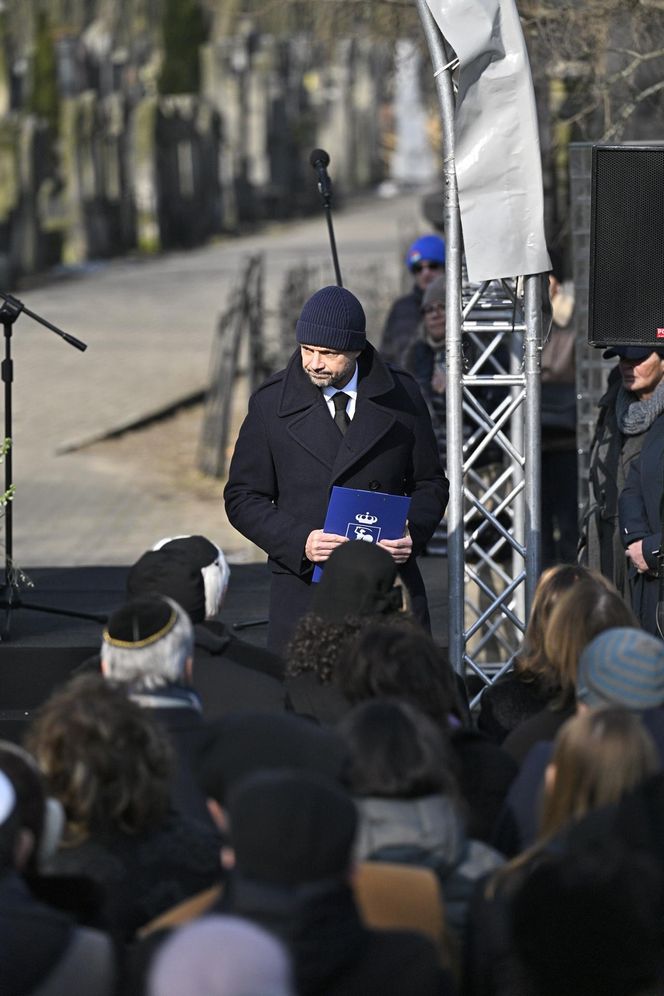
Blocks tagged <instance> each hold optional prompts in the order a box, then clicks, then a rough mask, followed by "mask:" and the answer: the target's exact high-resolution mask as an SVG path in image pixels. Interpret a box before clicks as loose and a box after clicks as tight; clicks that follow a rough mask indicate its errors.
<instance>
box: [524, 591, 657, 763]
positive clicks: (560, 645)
mask: <svg viewBox="0 0 664 996" xmlns="http://www.w3.org/2000/svg"><path fill="white" fill-rule="evenodd" d="M588 573H589V574H590V577H588V578H583V579H581V580H579V581H577V582H576V583H575V584H573V585H572V587H571V588H569V590H568V591H566V592H565V593H564V594H561V595H560V596H559V597H558V599H557V600H556V602H555V605H554V606H553V609H552V610H551V613H550V615H549V618H548V619H547V621H546V623H545V625H544V636H543V640H542V649H543V654H544V658H545V659H546V660H547V661H548V663H549V665H550V667H551V670H552V672H553V673H555V675H556V684H557V689H556V691H555V693H554V694H553V695H552V696H551V698H550V699H549V700H548V702H547V703H546V705H545V706H543V708H542V709H541V710H540V711H539V712H537V713H535V714H534V715H533V716H531V717H530V718H529V719H527V720H526V721H525V722H523V723H521V724H520V725H519V726H517V727H516V728H515V729H514V730H513V731H512V733H510V735H509V736H508V737H506V739H505V742H504V746H505V749H506V750H507V751H509V753H510V754H511V755H512V757H514V759H515V760H516V761H517V763H519V764H520V763H522V762H523V760H524V758H525V757H526V755H527V754H528V752H529V750H530V749H531V747H533V746H534V744H536V743H538V742H539V741H542V740H552V739H553V737H554V736H555V734H556V733H557V732H558V730H559V729H560V727H561V726H562V725H563V723H564V722H565V720H566V719H568V718H569V717H570V716H571V715H572V713H573V712H574V704H575V703H574V697H575V690H576V675H577V669H578V666H579V657H580V656H581V651H582V650H583V648H584V647H585V646H586V645H587V644H588V643H590V641H591V640H592V639H594V637H596V636H598V634H599V633H603V632H604V630H606V629H613V628H614V627H635V628H638V625H639V624H638V622H637V620H636V617H635V616H634V614H633V612H632V611H631V609H629V608H628V607H627V605H626V604H625V602H624V601H623V599H622V598H621V596H620V595H619V594H618V592H617V591H616V589H615V588H614V587H613V585H611V584H609V582H608V581H606V580H605V579H601V580H600V578H601V575H597V574H596V573H595V572H588Z"/></svg>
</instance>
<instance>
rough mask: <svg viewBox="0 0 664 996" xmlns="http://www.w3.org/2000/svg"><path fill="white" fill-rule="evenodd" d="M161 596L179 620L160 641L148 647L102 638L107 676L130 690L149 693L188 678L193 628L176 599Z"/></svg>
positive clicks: (103, 659) (192, 649)
mask: <svg viewBox="0 0 664 996" xmlns="http://www.w3.org/2000/svg"><path fill="white" fill-rule="evenodd" d="M162 598H163V599H164V601H165V602H168V604H169V605H170V606H171V607H172V608H173V609H174V610H175V612H176V614H177V621H176V623H175V625H174V626H173V628H172V629H170V630H169V631H168V633H166V635H165V636H163V637H162V638H161V639H160V640H157V641H156V642H155V643H151V644H149V645H148V646H147V647H118V646H116V645H115V644H112V643H108V642H107V641H106V639H102V644H101V664H102V668H103V671H104V676H105V677H106V678H108V679H109V680H111V681H117V682H120V683H121V684H123V685H126V686H128V691H129V692H148V691H153V690H154V689H156V688H164V687H165V686H166V685H181V684H184V683H185V681H186V676H185V668H186V663H187V660H189V659H190V658H191V657H193V654H194V628H193V626H192V624H191V620H190V618H189V615H188V614H187V613H186V612H185V611H184V609H183V608H181V607H180V606H179V605H178V603H177V602H175V601H173V599H172V598H167V597H166V596H165V595H164V596H162Z"/></svg>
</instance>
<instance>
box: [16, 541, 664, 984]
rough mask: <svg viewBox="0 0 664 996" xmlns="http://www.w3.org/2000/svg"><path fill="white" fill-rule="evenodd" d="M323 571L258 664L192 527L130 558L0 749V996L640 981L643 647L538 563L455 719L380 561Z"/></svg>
mask: <svg viewBox="0 0 664 996" xmlns="http://www.w3.org/2000/svg"><path fill="white" fill-rule="evenodd" d="M323 578H324V582H323V581H321V583H320V585H319V587H318V589H317V591H316V593H315V599H314V602H313V604H312V607H311V611H310V612H309V613H307V614H306V615H305V616H303V617H302V618H301V619H300V621H299V623H298V624H297V626H296V629H295V632H294V635H293V638H292V640H291V643H290V644H289V646H288V648H287V649H286V651H285V653H284V656H283V657H282V658H280V657H277V656H275V655H273V654H270V653H268V652H267V651H265V650H262V649H261V648H259V647H254V646H252V645H250V644H247V643H243V642H242V641H240V640H238V639H237V638H236V637H232V636H230V635H228V634H226V637H225V639H224V633H225V631H224V628H223V626H222V624H221V623H219V622H218V621H217V620H215V618H214V617H215V616H216V615H217V612H218V610H219V608H220V604H221V602H222V600H223V597H224V594H225V591H226V588H227V586H228V583H229V570H228V566H227V564H226V561H225V558H224V556H223V553H222V552H221V551H220V550H219V549H218V547H216V545H215V544H214V543H212V542H210V541H209V540H207V539H205V538H203V537H200V536H198V537H197V536H192V537H179V538H177V539H174V540H168V541H166V542H161V543H159V544H157V546H156V548H155V549H153V550H151V551H149V552H148V553H146V554H144V555H143V556H142V557H141V558H140V559H139V560H138V561H137V563H136V564H135V565H134V567H133V568H132V569H131V570H130V571H129V574H128V600H127V601H126V603H125V604H123V605H121V606H120V607H118V609H117V610H116V611H115V612H114V613H113V614H112V615H111V616H110V618H109V620H108V622H107V624H106V626H105V628H104V631H103V635H102V638H101V641H100V652H99V655H98V656H97V657H95V658H94V659H92V660H90V661H88V662H86V664H85V666H84V667H83V668H82V669H79V673H77V674H76V675H74V676H73V677H72V679H71V680H70V681H69V682H68V683H67V684H66V685H65V686H63V687H61V688H59V689H57V690H56V691H55V692H54V694H53V695H52V696H51V698H50V699H49V700H48V701H47V702H45V703H44V705H43V706H42V707H41V709H40V710H39V712H38V714H37V716H36V718H35V720H34V721H33V722H32V723H31V725H30V728H29V731H28V735H27V737H26V740H25V744H24V745H23V746H20V747H19V746H17V745H14V744H10V743H8V742H4V743H1V744H0V862H1V871H0V966H1V967H2V971H1V972H0V993H2V994H3V996H23V994H25V996H27V994H34V996H56V994H60V993H62V994H64V993H68V992H73V991H79V992H82V993H83V994H90V996H95V994H99V996H115V994H127V996H140V994H146V996H176V994H181V993H183V992H187V993H195V994H198V996H300V994H303V996H314V994H320V996H324V994H325V996H327V994H330V996H336V994H339V996H353V994H356V993H357V994H358V996H359V994H360V993H362V994H367V993H381V994H394V996H397V994H399V996H401V994H404V993H417V994H423V996H427V994H432V996H434V994H440V996H448V994H449V996H453V994H459V996H463V994H467V996H549V994H554V993H555V994H557V996H559V994H560V993H561V992H565V993H572V994H576V993H578V994H581V993H583V994H584V996H592V994H597V996H600V994H601V996H613V994H615V996H646V994H654V993H657V992H660V991H661V987H662V985H663V984H664V974H663V973H664V941H663V935H662V924H663V922H664V921H663V920H662V916H663V915H664V877H663V872H664V849H663V848H662V841H663V840H664V836H662V830H663V829H664V774H663V773H662V763H663V760H664V642H662V641H661V640H659V639H657V638H656V637H654V636H652V635H651V634H649V633H646V632H645V631H644V630H643V629H642V628H641V627H640V626H639V624H638V622H637V620H636V618H635V617H634V616H633V615H632V613H631V610H630V609H628V608H627V606H626V605H625V602H624V600H623V599H622V598H621V596H620V595H619V593H618V592H617V590H616V589H615V588H614V586H613V585H612V584H611V582H609V581H608V580H607V579H606V578H605V577H603V576H602V575H601V574H599V573H598V572H595V571H593V570H591V569H588V568H585V567H581V566H576V565H559V566H557V567H552V568H550V569H549V570H547V571H546V572H545V573H544V574H543V575H542V578H541V579H540V582H539V586H538V589H537V596H536V599H535V602H534V605H533V611H532V614H531V618H530V621H529V625H528V629H527V632H526V635H525V640H524V644H523V647H522V648H521V651H520V653H519V655H518V657H517V659H516V661H515V663H514V667H513V669H512V670H511V671H510V672H509V673H508V674H506V675H505V676H504V677H502V678H501V679H499V681H497V682H496V683H495V684H494V685H493V686H492V687H490V688H488V689H487V693H486V696H485V697H484V699H483V701H482V708H481V711H480V713H479V716H478V717H474V716H471V714H470V712H469V709H468V700H467V696H466V692H465V684H464V682H463V680H462V679H461V678H460V676H459V675H457V674H456V673H455V672H454V671H453V669H452V668H451V666H450V664H449V662H448V660H447V659H446V656H445V653H444V651H443V650H442V649H441V648H440V647H439V646H438V645H437V644H436V643H435V642H434V641H433V639H432V638H431V636H430V635H429V634H428V633H427V632H426V631H425V629H424V628H423V627H422V626H421V624H420V623H419V622H418V621H417V620H416V619H415V618H414V617H413V616H412V613H410V612H409V611H408V610H407V607H406V604H405V603H404V598H403V589H402V587H401V584H400V582H399V578H398V575H397V570H396V566H395V563H394V560H393V558H392V556H391V555H390V553H389V552H388V551H386V550H384V549H382V548H381V547H379V546H377V545H373V544H365V543H347V544H343V545H340V546H339V548H338V549H336V550H335V551H334V552H333V553H332V554H331V556H330V558H329V562H328V564H327V566H326V568H325V572H324V575H323ZM175 596H177V597H178V598H179V599H180V601H177V600H176V597H175ZM317 633H318V636H319V641H318V643H317V641H316V634H317ZM212 639H214V642H213V648H214V651H216V652H212V653H211V652H210V640H212ZM318 649H320V651H321V653H320V655H319V654H318V653H317V650H318ZM212 670H214V671H215V672H216V677H217V678H218V680H214V677H213V676H212V675H211V671H212ZM199 676H200V677H201V681H200V685H199V682H198V678H199ZM258 679H265V684H263V683H261V682H259V683H258V684H257V681H258ZM273 686H276V687H277V688H278V689H279V695H275V694H274V687H273ZM261 694H262V697H261ZM395 874H396V875H397V876H398V877H397V878H393V876H394V875H395Z"/></svg>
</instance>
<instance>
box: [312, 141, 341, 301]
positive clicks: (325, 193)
mask: <svg viewBox="0 0 664 996" xmlns="http://www.w3.org/2000/svg"><path fill="white" fill-rule="evenodd" d="M309 165H310V166H311V167H312V168H313V169H315V171H316V173H317V175H318V193H319V194H320V196H321V198H322V201H323V207H324V209H325V217H326V219H327V231H328V234H329V236H330V249H331V250H332V262H333V264H334V273H335V276H336V280H337V286H338V287H343V283H342V281H341V270H340V269H339V257H338V256H337V244H336V241H335V238H334V228H333V227H332V180H331V179H330V176H329V173H328V172H327V167H328V166H329V165H330V157H329V155H328V154H327V152H326V151H325V149H314V151H313V152H312V153H311V155H310V156H309Z"/></svg>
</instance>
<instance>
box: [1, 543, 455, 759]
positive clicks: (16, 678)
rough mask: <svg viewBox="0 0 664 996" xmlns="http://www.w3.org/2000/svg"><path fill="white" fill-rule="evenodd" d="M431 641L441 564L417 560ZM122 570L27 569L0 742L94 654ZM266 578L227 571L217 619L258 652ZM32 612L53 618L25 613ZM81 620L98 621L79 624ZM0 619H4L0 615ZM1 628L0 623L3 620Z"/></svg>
mask: <svg viewBox="0 0 664 996" xmlns="http://www.w3.org/2000/svg"><path fill="white" fill-rule="evenodd" d="M420 567H421V569H422V573H423V575H424V579H425V582H426V585H427V590H428V593H429V605H430V610H431V618H432V627H433V632H434V636H435V637H436V639H437V641H438V642H439V643H441V644H446V643H447V601H448V596H447V561H446V560H445V559H443V558H441V557H423V558H422V559H421V561H420ZM127 571H128V568H127V567H65V568H62V567H58V568H55V567H51V568H49V567H45V568H30V569H26V570H25V574H26V575H27V576H28V577H29V578H30V580H31V581H32V582H33V586H34V587H32V588H23V589H22V590H21V593H20V597H21V599H22V600H23V606H22V607H21V608H17V609H13V610H12V611H11V613H10V616H9V639H8V640H6V641H3V642H0V739H1V738H5V739H13V740H20V738H21V736H22V733H23V731H24V729H25V727H26V725H27V723H28V722H29V720H30V716H31V714H32V713H33V712H34V710H35V709H36V708H37V707H38V706H39V705H41V703H42V702H43V701H44V700H45V699H46V698H47V697H48V696H49V694H50V693H51V692H52V691H53V689H54V688H57V687H58V686H59V685H61V684H63V683H64V682H65V681H66V680H67V679H68V677H69V676H70V674H71V673H72V672H73V671H74V670H75V669H76V668H77V667H78V666H80V664H82V663H83V661H85V660H86V659H87V658H89V657H91V656H92V655H93V654H95V653H97V651H98V649H99V644H100V641H101V633H102V629H103V619H105V618H106V617H107V616H108V615H109V614H110V613H111V612H113V611H114V610H115V609H116V608H117V607H118V606H120V605H121V604H122V603H123V602H124V601H125V597H126V596H125V582H126V577H127ZM268 588H269V572H268V569H267V567H266V566H265V565H264V564H243V565H233V566H231V583H230V587H229V591H228V594H227V596H226V601H225V603H224V606H223V608H222V610H221V612H220V614H219V618H220V619H222V620H223V622H225V623H226V624H227V625H229V626H233V627H238V628H237V629H236V632H237V634H238V636H240V637H241V638H242V639H244V640H247V641H249V642H251V643H255V644H257V645H259V646H264V645H265V639H266V635H267V626H266V625H265V622H263V623H261V624H260V625H256V626H247V627H246V628H245V627H244V626H243V625H242V624H243V623H247V622H250V621H253V620H265V619H266V617H267V607H268ZM30 605H35V606H36V605H39V606H42V607H44V608H46V609H49V610H57V611H54V612H50V611H49V612H41V611H36V610H35V609H32V608H30ZM60 612H62V613H83V614H85V615H91V616H98V617H99V619H98V620H97V621H95V620H91V619H79V618H76V617H75V615H65V614H62V615H60V614H58V613H60ZM3 616H4V613H3ZM3 622H4V618H3Z"/></svg>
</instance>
